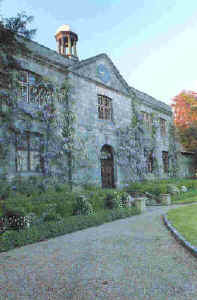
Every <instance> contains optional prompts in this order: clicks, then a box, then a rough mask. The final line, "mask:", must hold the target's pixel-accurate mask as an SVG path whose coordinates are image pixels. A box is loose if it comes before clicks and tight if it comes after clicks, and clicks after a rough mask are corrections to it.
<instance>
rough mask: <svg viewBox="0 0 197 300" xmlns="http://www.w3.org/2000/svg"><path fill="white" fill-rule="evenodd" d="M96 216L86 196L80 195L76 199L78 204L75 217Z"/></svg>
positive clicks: (74, 211) (74, 210)
mask: <svg viewBox="0 0 197 300" xmlns="http://www.w3.org/2000/svg"><path fill="white" fill-rule="evenodd" d="M92 214H94V210H93V207H92V205H91V203H90V202H88V200H87V198H86V196H84V195H79V196H78V197H77V198H76V203H75V206H74V209H73V215H92Z"/></svg>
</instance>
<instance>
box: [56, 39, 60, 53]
mask: <svg viewBox="0 0 197 300" xmlns="http://www.w3.org/2000/svg"><path fill="white" fill-rule="evenodd" d="M56 43H57V52H58V53H60V42H59V40H57V41H56Z"/></svg>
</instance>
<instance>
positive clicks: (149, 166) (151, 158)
mask: <svg viewBox="0 0 197 300" xmlns="http://www.w3.org/2000/svg"><path fill="white" fill-rule="evenodd" d="M148 172H149V173H152V172H153V153H152V151H151V152H150V153H149V155H148Z"/></svg>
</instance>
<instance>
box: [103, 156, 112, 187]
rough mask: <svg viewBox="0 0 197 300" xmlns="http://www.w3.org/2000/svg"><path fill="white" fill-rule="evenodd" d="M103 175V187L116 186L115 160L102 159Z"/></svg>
mask: <svg viewBox="0 0 197 300" xmlns="http://www.w3.org/2000/svg"><path fill="white" fill-rule="evenodd" d="M101 177H102V187H103V188H114V166H113V160H108V159H102V160H101Z"/></svg>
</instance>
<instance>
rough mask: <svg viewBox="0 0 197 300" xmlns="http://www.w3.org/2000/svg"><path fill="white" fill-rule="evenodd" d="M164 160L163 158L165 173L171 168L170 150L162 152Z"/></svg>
mask: <svg viewBox="0 0 197 300" xmlns="http://www.w3.org/2000/svg"><path fill="white" fill-rule="evenodd" d="M162 160H163V170H164V172H165V173H168V168H169V159H168V152H166V151H163V152H162Z"/></svg>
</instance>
